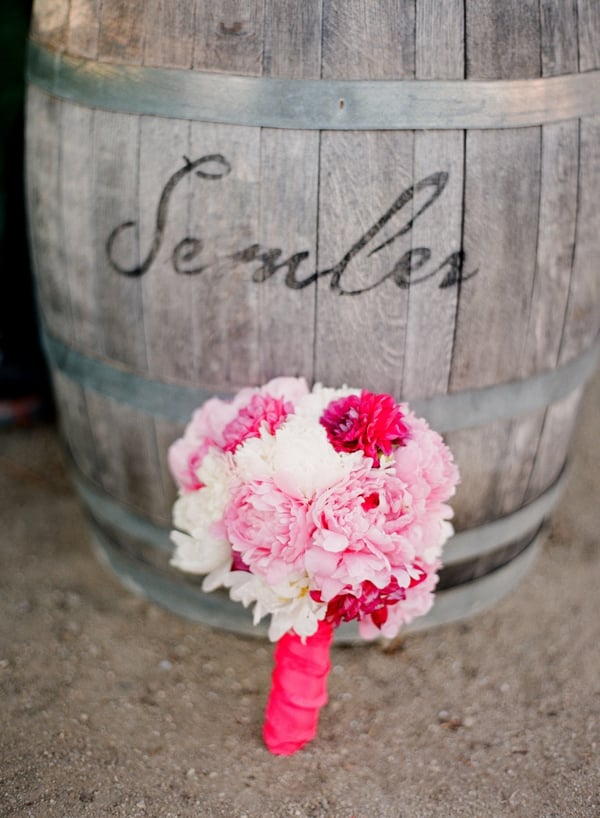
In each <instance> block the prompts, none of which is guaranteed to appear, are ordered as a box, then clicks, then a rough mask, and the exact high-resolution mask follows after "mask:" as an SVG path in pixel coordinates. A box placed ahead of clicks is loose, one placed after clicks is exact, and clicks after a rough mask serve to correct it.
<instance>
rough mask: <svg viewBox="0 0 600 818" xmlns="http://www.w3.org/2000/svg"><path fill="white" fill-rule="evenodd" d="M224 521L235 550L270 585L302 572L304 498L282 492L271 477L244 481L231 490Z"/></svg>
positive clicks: (305, 537) (305, 525) (307, 534)
mask: <svg viewBox="0 0 600 818" xmlns="http://www.w3.org/2000/svg"><path fill="white" fill-rule="evenodd" d="M223 522H224V528H225V532H226V535H227V539H228V540H229V542H230V543H231V545H232V547H233V549H234V551H239V552H240V554H241V556H242V558H243V561H244V563H245V564H246V565H247V566H248V567H249V569H250V571H251V572H252V573H254V574H259V575H260V576H262V577H264V578H265V579H266V581H267V582H268V584H269V585H277V584H278V583H280V582H282V581H284V580H285V579H287V578H289V577H290V576H291V575H293V574H298V573H299V574H302V573H303V555H304V552H305V551H306V549H307V546H308V543H309V539H310V533H311V524H310V522H309V520H308V516H307V504H306V501H305V500H302V499H299V498H296V497H292V496H291V495H290V494H287V493H285V492H284V491H282V490H281V489H280V488H279V487H278V486H277V485H276V484H275V483H274V482H273V481H272V480H264V481H253V482H250V483H243V484H242V485H241V486H239V488H238V489H237V490H236V491H235V492H234V493H233V495H232V498H231V501H230V503H229V504H228V506H227V509H226V511H225V516H224V520H223Z"/></svg>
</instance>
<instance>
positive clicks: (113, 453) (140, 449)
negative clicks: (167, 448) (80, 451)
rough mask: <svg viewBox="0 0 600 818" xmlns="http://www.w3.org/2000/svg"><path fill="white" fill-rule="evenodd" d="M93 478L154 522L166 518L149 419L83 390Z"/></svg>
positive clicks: (155, 449)
mask: <svg viewBox="0 0 600 818" xmlns="http://www.w3.org/2000/svg"><path fill="white" fill-rule="evenodd" d="M85 398H86V405H87V410H88V415H89V418H90V426H91V429H92V434H93V437H94V440H95V453H96V480H97V482H98V483H99V485H100V487H101V488H102V489H103V490H104V491H105V492H106V493H107V494H110V495H111V496H112V497H114V498H116V499H118V500H119V502H120V503H122V504H123V505H125V506H127V507H128V508H131V509H133V510H134V511H137V512H139V513H142V514H143V515H144V516H146V517H148V518H149V519H151V520H154V521H156V522H161V521H164V520H165V518H166V517H168V514H169V510H168V509H167V508H166V502H165V495H164V491H163V484H162V480H160V479H158V480H157V475H158V474H159V467H160V461H159V457H158V452H157V447H156V439H155V436H154V425H153V421H152V418H150V417H149V416H148V415H144V414H142V413H141V412H137V411H136V410H135V409H131V408H130V407H128V406H125V405H124V404H120V403H116V402H115V401H112V400H110V399H109V398H105V397H104V396H102V395H100V394H98V393H97V392H93V391H92V390H86V392H85Z"/></svg>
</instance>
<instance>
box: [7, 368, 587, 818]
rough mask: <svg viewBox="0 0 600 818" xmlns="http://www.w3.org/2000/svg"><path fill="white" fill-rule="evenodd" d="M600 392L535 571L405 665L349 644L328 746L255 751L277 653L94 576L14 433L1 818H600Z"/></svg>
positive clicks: (63, 490) (70, 516)
mask: <svg viewBox="0 0 600 818" xmlns="http://www.w3.org/2000/svg"><path fill="white" fill-rule="evenodd" d="M598 406H600V377H598V378H596V380H595V382H594V384H593V385H592V388H591V389H590V390H589V391H588V394H587V398H586V401H585V404H584V413H583V416H582V423H581V425H580V427H579V432H578V435H577V440H576V447H575V453H576V456H575V458H574V462H573V470H572V475H571V481H570V485H569V488H568V490H567V493H566V495H565V497H564V499H563V501H562V502H561V504H560V507H559V508H558V510H557V511H556V513H555V514H554V516H553V520H552V523H551V525H550V527H549V529H548V533H547V536H546V538H545V543H544V548H543V551H542V555H541V557H540V558H539V560H538V562H537V563H536V566H535V569H534V571H533V572H532V573H531V574H530V575H529V576H528V578H527V579H526V580H525V581H523V583H522V584H521V585H520V586H519V588H518V589H517V590H515V591H514V592H513V593H512V594H511V595H510V596H509V597H507V598H506V599H505V600H504V601H503V602H502V603H501V604H499V605H497V606H496V607H495V608H494V609H493V610H491V611H489V612H487V613H484V614H481V615H479V616H478V617H476V618H474V619H471V620H470V621H469V622H468V623H463V624H454V625H447V626H443V627H439V628H437V629H436V630H433V631H429V632H426V633H419V634H414V635H409V636H408V637H407V638H406V640H405V642H404V645H403V647H402V649H399V650H396V651H394V652H385V650H384V649H383V648H382V646H375V645H371V646H368V647H352V648H342V647H338V648H335V649H334V651H333V665H334V667H333V671H332V674H331V678H330V704H329V705H328V707H327V708H326V709H325V710H324V712H323V714H322V717H321V725H320V733H319V737H318V739H317V740H316V741H315V742H313V743H312V744H311V745H309V747H308V748H307V749H305V750H303V751H302V752H300V753H298V754H297V755H296V756H294V757H292V758H279V757H272V756H271V755H270V754H269V753H268V752H267V751H266V750H265V749H264V747H263V745H262V742H261V737H260V729H261V722H262V712H263V707H264V704H265V699H266V695H267V690H268V685H269V677H270V670H271V668H270V661H271V647H270V645H268V644H267V643H264V642H261V641H256V640H251V639H243V638H239V637H236V636H233V635H229V634H223V633H218V632H215V631H211V630H209V629H208V628H203V627H201V626H198V625H193V624H190V623H188V622H185V621H182V620H179V619H177V618H176V617H175V616H173V615H171V614H169V613H167V612H164V611H161V610H159V609H158V608H156V607H153V606H151V605H149V604H147V603H146V602H144V601H143V600H140V599H138V598H136V597H134V596H132V595H131V594H130V593H129V592H128V591H126V590H124V589H123V588H121V586H120V585H119V584H118V583H117V582H116V581H115V580H114V579H113V578H112V577H111V576H110V575H108V574H107V573H106V571H105V569H104V568H102V567H101V566H100V564H98V563H97V561H96V560H95V558H94V557H93V555H92V552H91V549H90V547H89V545H88V538H87V532H86V528H85V524H84V520H83V517H82V514H81V512H80V510H79V507H78V504H77V502H76V500H75V497H74V494H73V491H72V489H71V487H70V485H69V482H68V478H67V475H66V472H65V468H64V463H63V459H62V456H61V451H60V446H59V443H58V440H57V435H56V432H55V430H54V428H52V427H46V428H38V429H34V430H31V431H11V432H3V433H2V435H1V437H0V553H1V554H2V558H3V568H2V572H1V576H0V583H1V598H0V679H1V681H2V722H3V723H2V728H1V730H2V732H1V737H0V741H1V745H2V747H1V782H0V815H2V816H35V818H38V817H40V818H46V816H48V818H54V816H56V818H59V817H60V818H79V816H119V817H120V816H122V817H123V818H125V817H126V818H138V816H140V818H141V816H156V817H157V818H175V816H178V817H179V816H181V817H182V818H184V817H185V816H227V818H244V816H246V818H275V816H277V818H279V816H281V817H282V818H283V816H286V817H287V816H300V817H301V818H305V817H306V818H308V817H310V818H321V817H322V816H323V817H325V816H326V817H327V818H338V816H339V818H371V816H373V818H388V816H389V818H392V816H393V818H400V816H402V818H425V816H444V818H450V817H451V816H461V818H463V817H464V818H467V817H468V816H477V818H483V817H485V816H493V818H502V816H523V818H537V816H540V818H541V817H542V816H543V818H567V816H586V818H592V816H600V772H599V749H600V735H599V734H600V658H599V647H598V646H599V645H600V617H599V615H598V609H599V606H598V585H599V579H600V549H599V547H598V545H599V539H600V537H599V534H598V530H599V523H600V510H599V506H600V502H599V498H598V491H597V486H598V482H599V481H598V469H599V466H600V456H599V455H600V444H599V440H598V431H599V429H600V416H599V412H598Z"/></svg>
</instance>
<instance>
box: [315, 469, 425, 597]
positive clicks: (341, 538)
mask: <svg viewBox="0 0 600 818" xmlns="http://www.w3.org/2000/svg"><path fill="white" fill-rule="evenodd" d="M309 514H310V519H311V520H312V522H313V524H314V526H315V531H314V533H313V536H312V544H311V547H310V549H309V550H308V551H307V553H306V557H305V565H306V569H307V571H308V573H309V575H310V576H311V578H312V580H311V588H313V589H314V590H317V591H319V592H320V594H321V598H322V599H323V601H325V602H329V601H330V600H331V599H333V598H334V597H335V596H337V595H338V594H341V593H346V592H347V591H350V592H351V593H354V594H355V595H356V594H357V593H360V588H361V586H362V583H363V582H365V581H368V582H370V583H372V584H373V585H374V586H376V587H377V588H379V589H382V588H385V587H386V586H388V585H389V583H390V582H391V579H392V576H395V577H396V579H397V581H398V583H399V585H401V586H404V587H408V585H409V583H410V580H411V576H410V566H411V565H412V562H413V559H414V556H415V553H414V549H413V547H412V546H411V544H410V542H409V540H408V539H407V537H406V535H405V531H406V529H407V527H410V523H411V520H412V512H411V509H410V497H409V496H408V495H407V494H406V492H405V490H404V484H403V483H402V481H401V480H399V479H398V478H397V477H396V476H395V475H394V474H393V473H391V472H389V471H383V470H379V469H372V468H370V467H369V466H368V465H365V466H362V467H361V468H359V469H356V470H355V471H353V472H350V474H349V476H348V477H347V478H346V479H344V480H341V481H339V482H338V483H336V484H335V485H334V486H332V487H331V488H329V489H326V490H324V491H322V492H320V493H319V494H317V496H316V497H315V499H314V501H313V503H312V505H311V508H310V512H309Z"/></svg>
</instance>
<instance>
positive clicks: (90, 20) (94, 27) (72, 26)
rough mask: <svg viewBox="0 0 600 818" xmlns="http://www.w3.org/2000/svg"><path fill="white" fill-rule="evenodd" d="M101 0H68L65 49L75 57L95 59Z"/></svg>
mask: <svg viewBox="0 0 600 818" xmlns="http://www.w3.org/2000/svg"><path fill="white" fill-rule="evenodd" d="M100 3H101V0H70V9H69V30H68V36H67V51H68V52H69V54H72V55H74V56H77V57H87V58H88V59H96V57H97V56H98V36H99V33H100Z"/></svg>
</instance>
